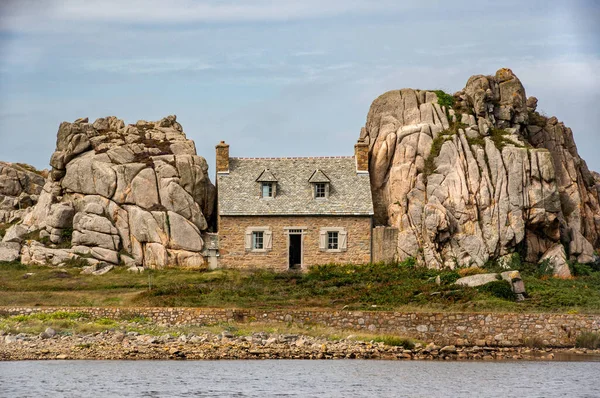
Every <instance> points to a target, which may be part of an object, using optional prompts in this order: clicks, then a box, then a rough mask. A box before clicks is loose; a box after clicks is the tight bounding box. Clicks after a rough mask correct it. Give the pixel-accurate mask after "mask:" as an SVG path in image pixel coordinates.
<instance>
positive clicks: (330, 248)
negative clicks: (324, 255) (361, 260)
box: [319, 227, 348, 252]
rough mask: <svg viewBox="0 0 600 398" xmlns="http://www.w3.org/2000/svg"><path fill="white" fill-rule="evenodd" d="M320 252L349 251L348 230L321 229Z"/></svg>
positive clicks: (339, 228) (336, 228) (338, 228)
mask: <svg viewBox="0 0 600 398" xmlns="http://www.w3.org/2000/svg"><path fill="white" fill-rule="evenodd" d="M319 250H320V251H322V252H345V251H346V250H348V232H347V231H346V228H341V227H326V228H321V231H320V237H319Z"/></svg>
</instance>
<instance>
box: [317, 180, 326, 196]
mask: <svg viewBox="0 0 600 398" xmlns="http://www.w3.org/2000/svg"><path fill="white" fill-rule="evenodd" d="M325 197H326V185H325V183H324V182H318V183H316V184H315V198H325Z"/></svg>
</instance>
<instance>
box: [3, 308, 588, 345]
mask: <svg viewBox="0 0 600 398" xmlns="http://www.w3.org/2000/svg"><path fill="white" fill-rule="evenodd" d="M57 311H67V312H80V313H84V314H87V315H88V316H89V317H91V318H109V319H115V320H119V319H128V318H129V319H131V318H132V317H136V316H143V317H144V318H146V319H148V320H149V321H151V322H153V323H155V324H157V325H166V326H207V325H219V324H226V323H232V322H235V323H252V322H260V323H274V324H277V323H279V324H281V323H283V324H296V325H301V326H306V325H315V326H322V327H331V328H335V329H340V330H348V331H355V332H361V331H362V332H367V333H372V334H373V333H380V334H393V335H397V336H403V337H409V338H413V339H417V340H421V341H427V342H430V341H433V342H435V343H436V344H439V345H455V346H458V347H473V346H488V347H520V346H524V345H526V344H527V343H528V341H532V340H536V341H539V342H541V343H543V345H544V346H548V347H574V346H575V341H576V339H577V336H579V335H581V334H582V333H586V332H595V333H599V332H600V315H576V314H501V313H426V312H423V313H419V312H411V313H409V312H386V311H332V310H292V309H286V310H257V309H214V308H133V307H128V308H112V307H97V308H90V307H63V308H60V307H52V308H46V307H33V308H23V307H10V308H9V307H4V308H0V315H28V314H33V313H53V312H57Z"/></svg>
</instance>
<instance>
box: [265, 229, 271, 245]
mask: <svg viewBox="0 0 600 398" xmlns="http://www.w3.org/2000/svg"><path fill="white" fill-rule="evenodd" d="M272 248H273V232H271V230H269V231H265V250H271V249H272Z"/></svg>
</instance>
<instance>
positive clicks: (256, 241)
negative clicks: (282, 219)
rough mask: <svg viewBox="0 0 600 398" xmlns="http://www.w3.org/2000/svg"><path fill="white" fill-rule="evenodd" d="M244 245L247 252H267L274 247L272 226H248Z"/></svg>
mask: <svg viewBox="0 0 600 398" xmlns="http://www.w3.org/2000/svg"><path fill="white" fill-rule="evenodd" d="M244 247H245V249H246V251H247V252H256V253H267V252H269V251H270V250H272V249H273V232H272V231H271V228H270V227H248V228H246V237H245V239H244Z"/></svg>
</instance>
